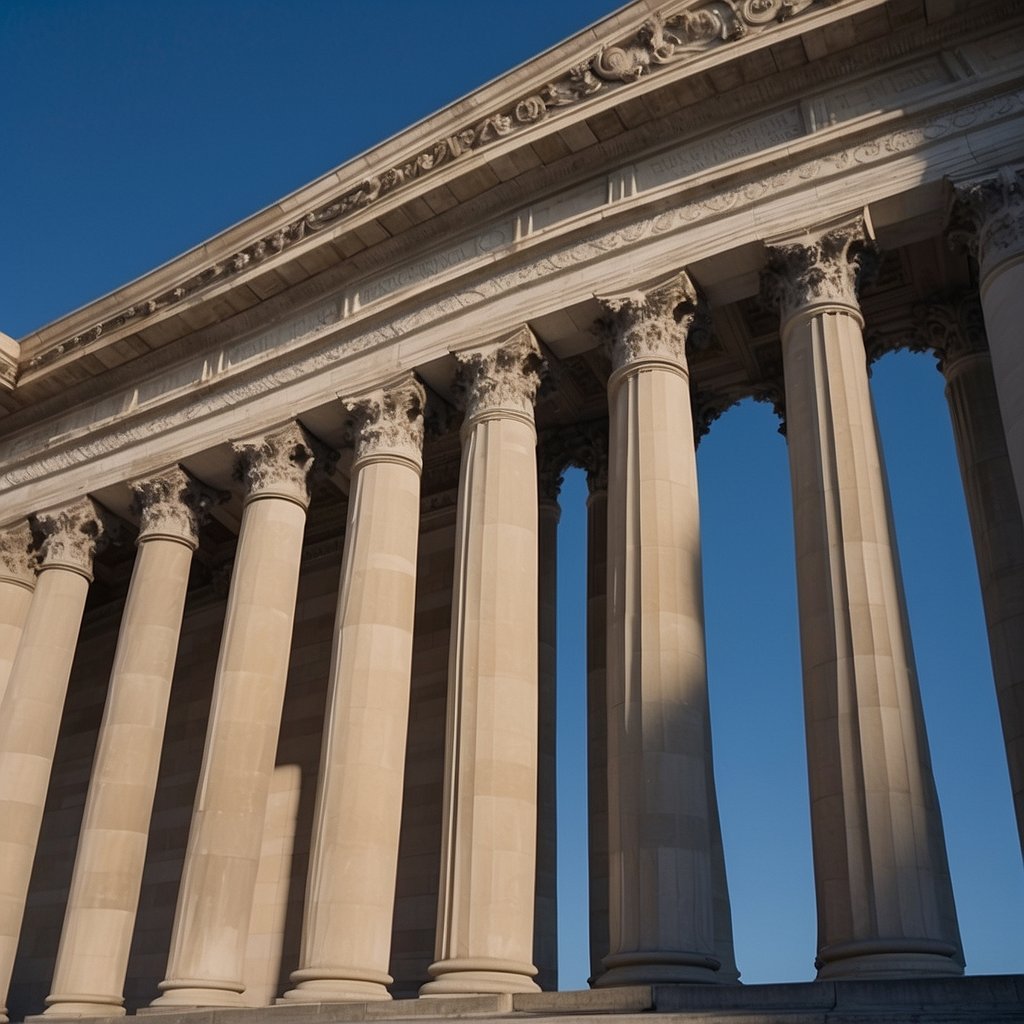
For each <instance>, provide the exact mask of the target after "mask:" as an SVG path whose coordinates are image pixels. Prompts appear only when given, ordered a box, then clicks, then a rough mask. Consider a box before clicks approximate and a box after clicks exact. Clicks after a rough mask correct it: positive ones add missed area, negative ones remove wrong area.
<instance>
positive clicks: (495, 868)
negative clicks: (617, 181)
mask: <svg viewBox="0 0 1024 1024" xmlns="http://www.w3.org/2000/svg"><path fill="white" fill-rule="evenodd" d="M459 358H460V361H461V362H462V364H463V368H464V373H465V377H466V378H467V383H468V389H469V399H468V403H469V404H468V408H467V411H466V421H465V424H464V426H463V449H462V468H461V472H460V477H459V499H458V501H459V505H458V514H457V525H456V540H455V546H456V554H455V584H454V588H453V595H452V627H451V653H450V656H449V688H448V728H447V737H446V743H445V747H446V765H445V793H444V808H443V812H442V813H443V825H442V840H441V842H442V851H441V880H440V889H439V895H438V924H437V940H436V953H435V955H436V961H435V963H434V964H432V965H431V967H430V974H431V975H432V977H433V980H432V981H430V982H428V983H427V984H426V985H424V986H423V988H422V989H421V993H422V994H424V995H448V994H459V993H486V992H530V991H536V989H537V986H536V985H535V983H534V982H533V980H532V979H533V976H534V975H535V974H536V968H535V967H534V966H533V964H532V963H531V956H532V952H533V905H534V885H535V872H536V853H537V593H538V586H537V463H536V455H535V447H536V440H537V438H536V430H535V428H534V425H533V399H534V396H535V395H536V388H537V384H538V382H539V375H538V367H539V362H540V360H539V354H538V350H537V344H536V342H535V341H534V340H533V336H532V335H531V334H530V333H529V332H528V331H527V330H526V329H525V328H523V329H522V330H520V331H519V332H517V333H516V334H515V335H513V336H512V337H511V338H510V339H507V340H506V341H505V342H503V343H502V344H500V345H499V346H497V347H491V348H489V349H487V350H483V351H479V352H475V353H460V354H459Z"/></svg>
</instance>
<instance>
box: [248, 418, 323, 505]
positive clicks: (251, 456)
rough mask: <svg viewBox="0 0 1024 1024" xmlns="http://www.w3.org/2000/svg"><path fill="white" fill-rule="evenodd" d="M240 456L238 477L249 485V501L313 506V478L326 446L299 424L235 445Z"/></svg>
mask: <svg viewBox="0 0 1024 1024" xmlns="http://www.w3.org/2000/svg"><path fill="white" fill-rule="evenodd" d="M231 446H232V448H233V449H234V451H235V454H236V455H237V456H238V463H237V466H236V471H235V475H236V478H237V479H239V480H241V481H242V482H243V483H244V484H245V491H246V494H245V497H246V501H249V500H251V499H253V498H259V497H264V496H273V497H281V498H288V499H290V500H292V501H295V502H297V503H298V504H300V505H301V506H302V507H303V508H307V507H308V506H309V499H310V493H309V476H310V473H311V472H312V471H313V467H314V466H315V465H316V463H317V462H318V461H320V460H322V458H323V456H322V455H321V459H320V460H318V458H317V454H318V452H317V450H318V449H319V450H320V451H321V452H324V449H323V446H322V445H320V443H319V442H317V441H314V440H313V438H312V436H311V435H310V434H309V433H307V432H306V430H305V429H304V428H303V427H302V426H301V425H300V424H299V423H290V424H289V425H288V426H286V427H285V428H284V429H283V430H279V431H276V432H275V433H271V434H265V435H263V436H261V437H256V438H249V439H246V440H243V441H233V442H232V444H231Z"/></svg>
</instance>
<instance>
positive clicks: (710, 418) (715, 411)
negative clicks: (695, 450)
mask: <svg viewBox="0 0 1024 1024" xmlns="http://www.w3.org/2000/svg"><path fill="white" fill-rule="evenodd" d="M739 400H740V399H739V397H738V396H736V395H727V394H724V393H722V392H708V391H698V390H692V391H691V394H690V406H691V408H692V410H693V444H694V447H697V446H699V445H700V442H701V439H702V438H705V437H707V435H708V434H709V433H710V432H711V424H712V423H714V422H715V420H717V419H718V417H719V416H721V415H722V413H724V412H726V411H728V410H729V409H731V408H732V407H733V406H734V405H736V403H737V402H739Z"/></svg>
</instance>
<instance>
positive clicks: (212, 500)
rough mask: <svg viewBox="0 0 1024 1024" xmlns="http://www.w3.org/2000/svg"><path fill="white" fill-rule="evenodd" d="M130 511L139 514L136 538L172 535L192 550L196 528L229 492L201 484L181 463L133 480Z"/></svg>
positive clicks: (196, 532)
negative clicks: (152, 474)
mask: <svg viewBox="0 0 1024 1024" xmlns="http://www.w3.org/2000/svg"><path fill="white" fill-rule="evenodd" d="M130 486H131V489H132V494H133V495H134V497H133V499H132V514H133V515H135V516H138V518H139V541H140V542H141V541H145V540H149V539H150V538H151V537H157V536H159V537H175V538H177V539H179V540H182V541H184V542H185V543H186V544H188V545H189V546H190V547H191V548H192V549H193V550H194V549H195V548H197V547H198V546H199V531H200V529H201V528H202V526H203V524H204V523H205V522H206V521H207V519H208V518H209V512H210V509H211V508H213V506H214V505H216V504H218V503H220V502H223V501H226V500H227V499H228V498H229V497H230V495H228V494H227V493H225V492H223V491H219V492H218V491H214V490H212V489H210V488H209V487H206V486H204V485H203V484H201V483H200V482H199V481H198V480H196V479H195V477H193V476H192V475H191V474H189V473H187V472H186V471H185V470H184V469H182V468H181V467H180V466H172V467H171V468H170V469H168V470H166V471H164V472H163V473H158V474H156V475H154V476H149V477H145V478H143V479H141V480H133V481H132V482H131V484H130Z"/></svg>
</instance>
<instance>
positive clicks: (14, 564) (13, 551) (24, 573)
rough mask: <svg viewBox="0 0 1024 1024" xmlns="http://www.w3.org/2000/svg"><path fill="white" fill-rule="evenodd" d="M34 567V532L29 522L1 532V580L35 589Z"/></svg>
mask: <svg viewBox="0 0 1024 1024" xmlns="http://www.w3.org/2000/svg"><path fill="white" fill-rule="evenodd" d="M34 565H35V556H34V555H33V553H32V531H31V530H30V529H29V526H28V523H27V522H21V523H18V524H17V525H16V526H11V527H9V528H8V529H6V530H4V531H3V532H0V579H4V580H8V581H10V582H14V583H20V584H21V585H22V586H25V587H33V586H35V581H36V573H35V568H34Z"/></svg>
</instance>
